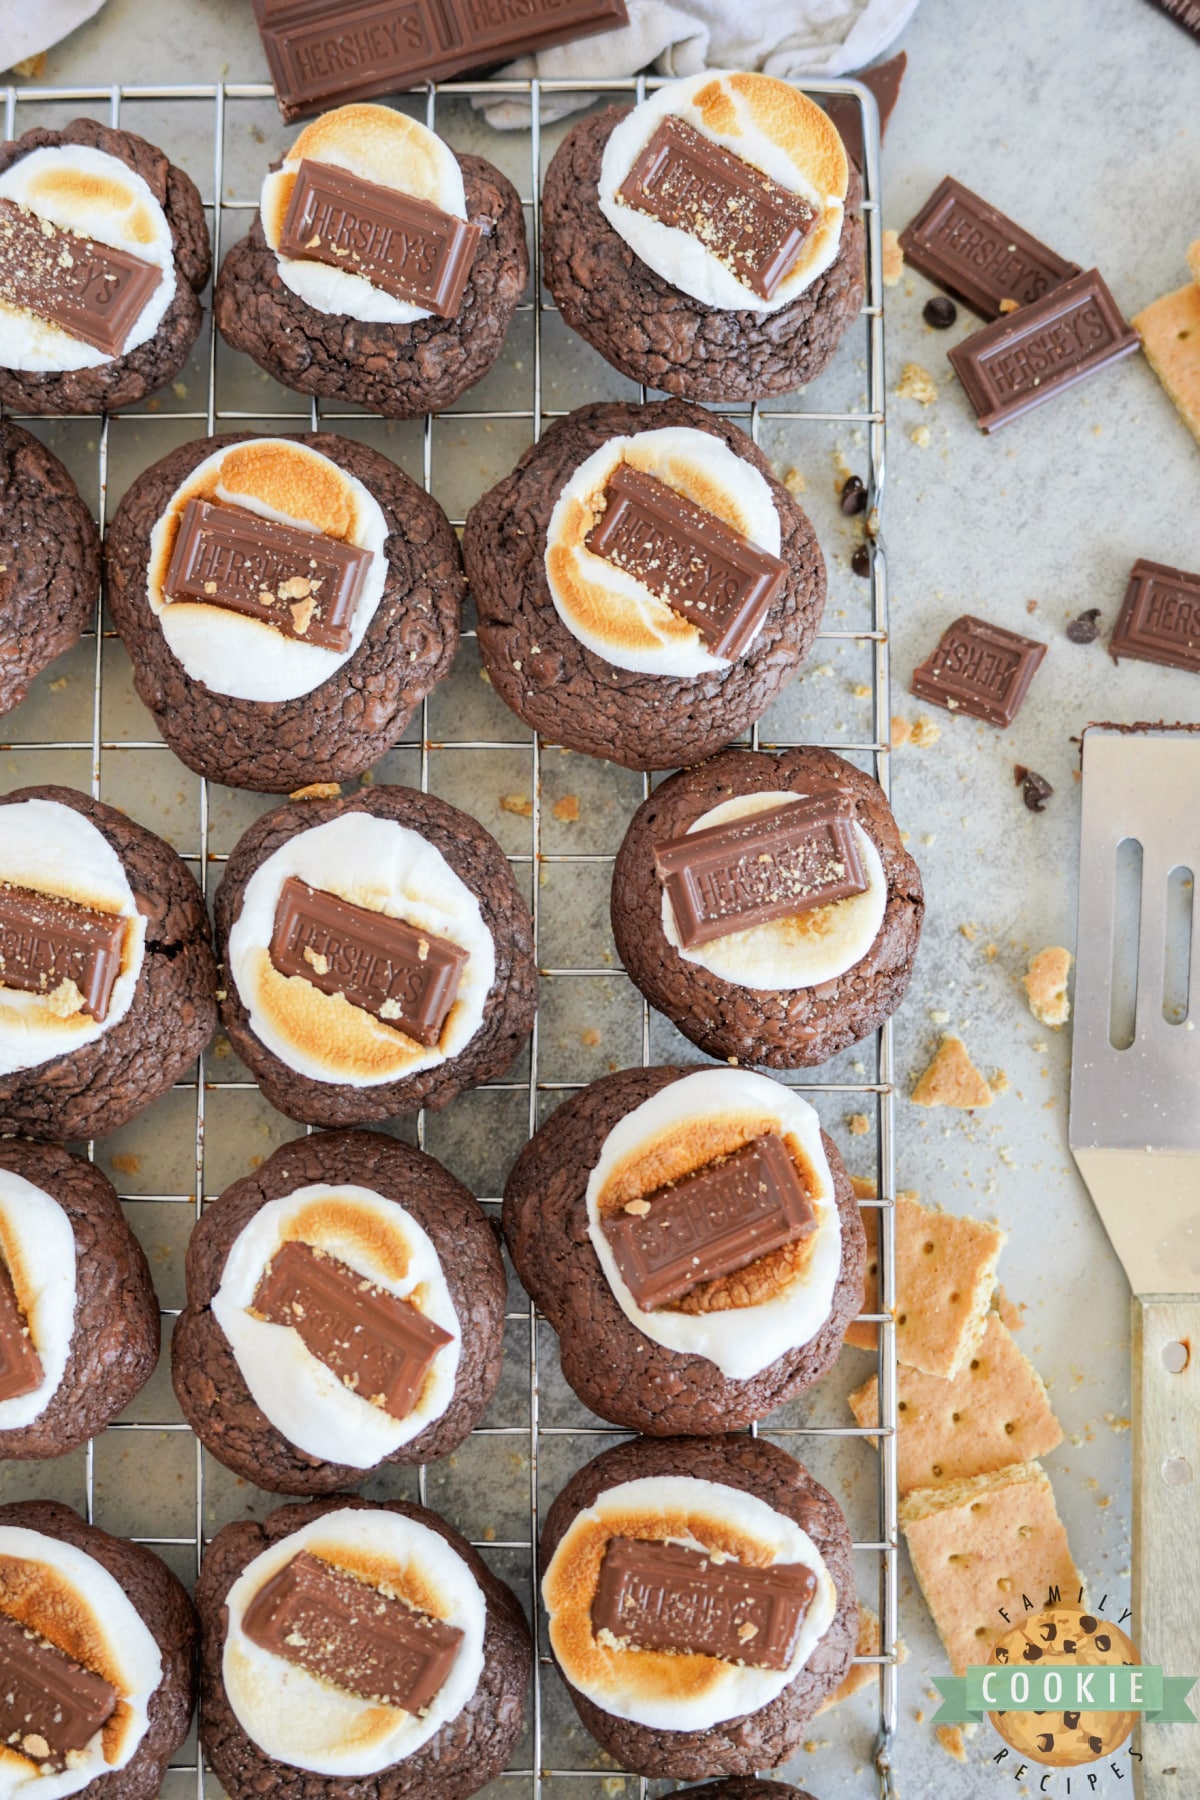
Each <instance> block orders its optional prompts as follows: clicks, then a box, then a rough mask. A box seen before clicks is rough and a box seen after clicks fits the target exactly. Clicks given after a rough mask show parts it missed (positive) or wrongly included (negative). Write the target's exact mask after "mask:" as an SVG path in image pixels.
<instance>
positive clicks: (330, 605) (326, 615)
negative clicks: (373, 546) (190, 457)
mask: <svg viewBox="0 0 1200 1800" xmlns="http://www.w3.org/2000/svg"><path fill="white" fill-rule="evenodd" d="M370 566H371V552H370V551H369V550H360V549H359V548H358V546H357V545H355V544H345V543H342V541H341V540H340V539H339V538H331V537H326V536H325V533H324V532H322V531H303V530H301V528H300V527H299V526H298V525H280V524H277V523H276V521H275V520H274V519H260V518H259V517H258V516H257V514H255V513H252V512H247V511H246V509H245V508H244V507H241V506H224V505H213V504H212V502H211V501H208V500H189V501H188V503H187V505H186V506H185V507H184V509H183V516H182V518H181V519H180V521H179V529H178V531H177V532H176V534H175V547H174V549H173V550H172V552H171V564H170V567H169V568H168V570H167V579H166V581H165V582H164V583H163V592H164V594H165V595H166V598H167V599H168V600H197V601H200V602H201V603H203V604H204V605H207V606H223V607H225V608H226V610H227V611H229V612H236V613H243V614H244V615H245V617H246V618H248V619H261V620H262V621H263V623H264V624H266V625H273V626H274V627H275V629H276V631H279V632H282V634H283V636H284V637H289V638H295V639H296V640H297V642H298V643H302V644H319V645H320V646H321V648H322V649H324V650H338V651H345V650H349V648H350V645H351V643H352V641H353V640H352V638H351V632H350V627H351V624H352V621H353V619H354V609H355V607H356V606H357V605H358V602H359V599H360V597H361V595H362V590H363V584H364V582H365V581H366V579H367V570H368V569H369V568H370Z"/></svg>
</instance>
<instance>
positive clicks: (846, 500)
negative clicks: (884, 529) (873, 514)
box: [842, 475, 867, 518]
mask: <svg viewBox="0 0 1200 1800" xmlns="http://www.w3.org/2000/svg"><path fill="white" fill-rule="evenodd" d="M866 510H867V490H866V487H865V485H864V484H863V482H862V480H861V478H860V477H859V476H857V475H847V477H846V485H845V487H844V488H843V489H842V511H843V512H844V513H847V514H848V515H849V516H850V517H851V518H852V517H853V516H854V514H855V513H860V512H866Z"/></svg>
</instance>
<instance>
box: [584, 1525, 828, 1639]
mask: <svg viewBox="0 0 1200 1800" xmlns="http://www.w3.org/2000/svg"><path fill="white" fill-rule="evenodd" d="M816 1591H817V1578H816V1576H815V1574H814V1573H813V1571H812V1570H811V1569H809V1568H806V1567H805V1565H804V1564H803V1563H772V1564H771V1565H770V1566H769V1567H768V1568H765V1569H763V1568H758V1567H757V1566H756V1565H755V1564H753V1563H740V1562H735V1561H734V1560H733V1558H732V1557H729V1558H726V1559H725V1560H723V1561H721V1562H715V1561H714V1560H713V1558H712V1557H711V1556H709V1555H706V1554H705V1553H704V1552H703V1551H701V1550H691V1549H689V1548H688V1547H687V1545H686V1544H668V1543H664V1542H662V1541H660V1540H655V1539H652V1538H627V1537H614V1538H609V1540H608V1544H607V1546H606V1548H605V1551H604V1560H603V1561H602V1562H601V1564H600V1578H599V1580H598V1581H597V1583H596V1593H595V1596H594V1598H593V1600H592V1626H593V1629H594V1630H595V1631H597V1632H600V1631H607V1632H611V1634H612V1636H613V1637H614V1638H616V1639H617V1641H618V1642H619V1643H620V1644H622V1645H624V1646H628V1647H629V1648H631V1649H637V1650H677V1651H682V1652H683V1653H685V1654H688V1655H692V1656H719V1657H721V1658H722V1659H723V1660H724V1661H725V1662H737V1663H748V1664H749V1665H750V1667H752V1668H756V1669H786V1668H787V1667H788V1665H789V1663H790V1662H791V1660H792V1658H793V1656H794V1655H795V1654H796V1645H797V1642H798V1641H799V1637H800V1631H801V1627H802V1626H803V1624H804V1619H805V1615H806V1613H807V1612H808V1609H809V1607H810V1606H811V1605H812V1600H813V1595H814V1594H815V1593H816Z"/></svg>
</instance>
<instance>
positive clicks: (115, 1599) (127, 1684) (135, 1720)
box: [0, 1525, 163, 1800]
mask: <svg viewBox="0 0 1200 1800" xmlns="http://www.w3.org/2000/svg"><path fill="white" fill-rule="evenodd" d="M0 1611H3V1612H6V1613H8V1614H9V1615H10V1616H11V1617H12V1618H15V1619H17V1620H18V1621H19V1622H20V1623H21V1624H22V1625H25V1626H26V1627H28V1629H29V1630H31V1631H37V1632H40V1633H41V1634H42V1636H43V1637H45V1638H47V1639H48V1640H49V1642H50V1643H52V1644H54V1645H56V1646H57V1647H58V1649H60V1650H63V1651H65V1653H66V1654H67V1655H68V1656H70V1657H72V1658H74V1660H75V1661H76V1662H79V1663H82V1664H83V1666H84V1667H85V1668H87V1669H91V1670H92V1672H93V1673H94V1674H96V1675H102V1676H103V1677H104V1679H105V1680H106V1681H108V1682H110V1683H111V1684H112V1686H113V1687H114V1688H115V1689H116V1690H117V1694H118V1696H119V1699H118V1701H117V1706H116V1710H115V1711H114V1712H113V1713H112V1714H111V1715H110V1717H109V1719H108V1720H107V1722H106V1723H105V1724H104V1725H103V1726H102V1727H101V1728H100V1730H99V1731H98V1732H96V1734H95V1736H94V1737H93V1738H92V1739H91V1741H90V1742H89V1743H88V1745H87V1747H86V1748H85V1749H84V1750H81V1751H79V1752H78V1753H76V1752H71V1754H70V1760H69V1764H68V1767H67V1768H65V1769H63V1770H61V1771H58V1772H56V1771H54V1770H52V1769H47V1771H46V1773H45V1774H43V1773H42V1766H43V1765H41V1764H39V1763H37V1762H36V1761H35V1760H33V1759H32V1758H31V1757H29V1756H22V1755H21V1754H19V1752H18V1751H17V1750H15V1749H14V1748H12V1747H10V1746H9V1745H7V1744H6V1745H3V1746H0V1800H10V1797H11V1796H21V1797H22V1800H24V1797H25V1796H28V1800H60V1797H61V1796H63V1795H66V1794H77V1793H78V1792H79V1791H80V1789H81V1788H85V1787H87V1786H88V1785H89V1784H90V1783H91V1782H93V1781H96V1780H97V1779H99V1777H101V1776H104V1775H112V1774H113V1773H115V1771H116V1770H118V1769H123V1768H124V1767H125V1765H126V1764H127V1763H128V1762H129V1760H130V1758H131V1757H132V1756H133V1754H134V1752H135V1751H136V1750H137V1747H138V1745H139V1744H140V1743H141V1741H142V1739H143V1738H144V1737H145V1735H146V1730H147V1727H148V1725H149V1722H150V1720H149V1711H148V1709H149V1705H150V1699H151V1696H152V1695H153V1693H154V1691H155V1689H156V1688H157V1687H158V1685H159V1682H160V1681H161V1680H162V1673H163V1668H162V1654H161V1652H160V1651H159V1648H158V1645H157V1643H156V1642H155V1641H154V1636H153V1634H152V1633H151V1631H150V1629H149V1627H148V1626H147V1625H146V1624H145V1623H144V1622H143V1620H142V1618H141V1616H140V1614H139V1613H138V1612H137V1611H136V1610H135V1608H134V1606H133V1604H132V1603H131V1601H130V1600H128V1599H127V1597H126V1595H125V1591H124V1589H123V1588H122V1586H121V1584H120V1582H119V1581H118V1580H117V1579H116V1577H115V1576H113V1575H110V1574H109V1572H108V1570H107V1569H106V1568H104V1567H103V1566H102V1565H101V1564H100V1563H98V1562H97V1561H96V1560H95V1558H94V1557H91V1556H89V1555H88V1554H87V1553H86V1551H83V1550H79V1549H77V1548H76V1547H75V1545H74V1544H64V1543H62V1542H61V1541H60V1540H59V1539H58V1538H54V1537H48V1536H46V1534H45V1533H44V1532H41V1531H29V1530H27V1529H26V1528H25V1527H24V1526H18V1525H0Z"/></svg>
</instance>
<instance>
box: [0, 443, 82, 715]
mask: <svg viewBox="0 0 1200 1800" xmlns="http://www.w3.org/2000/svg"><path fill="white" fill-rule="evenodd" d="M99 592H100V533H99V532H98V531H97V530H96V524H95V521H94V519H93V518H92V515H91V513H90V512H89V511H88V509H87V507H86V506H85V505H84V503H83V501H82V500H81V499H80V497H79V493H78V490H77V489H76V486H75V483H74V482H73V481H72V480H71V477H70V476H69V475H68V473H67V471H66V469H65V467H64V466H63V464H62V463H60V462H59V460H58V458H57V456H55V455H54V454H53V452H52V451H50V450H47V449H46V446H45V445H44V444H43V443H41V442H40V441H39V440H38V439H37V438H35V437H34V436H33V435H32V433H31V432H28V431H24V430H22V428H21V426H20V425H14V424H13V423H12V421H11V419H0V713H6V712H11V711H12V709H13V707H14V706H19V705H20V704H21V701H22V700H23V699H24V698H25V695H26V694H27V693H28V691H29V684H30V682H31V681H32V680H33V678H34V676H35V675H37V674H40V672H41V671H42V670H43V669H44V668H45V667H46V664H47V663H52V662H53V661H54V659H55V657H56V656H61V655H62V654H63V652H64V650H69V649H70V648H71V646H72V644H76V643H78V641H79V636H80V633H81V632H82V631H83V630H84V628H85V626H87V625H88V624H89V622H90V621H91V619H92V616H93V614H94V613H95V610H96V598H97V596H98V594H99Z"/></svg>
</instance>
